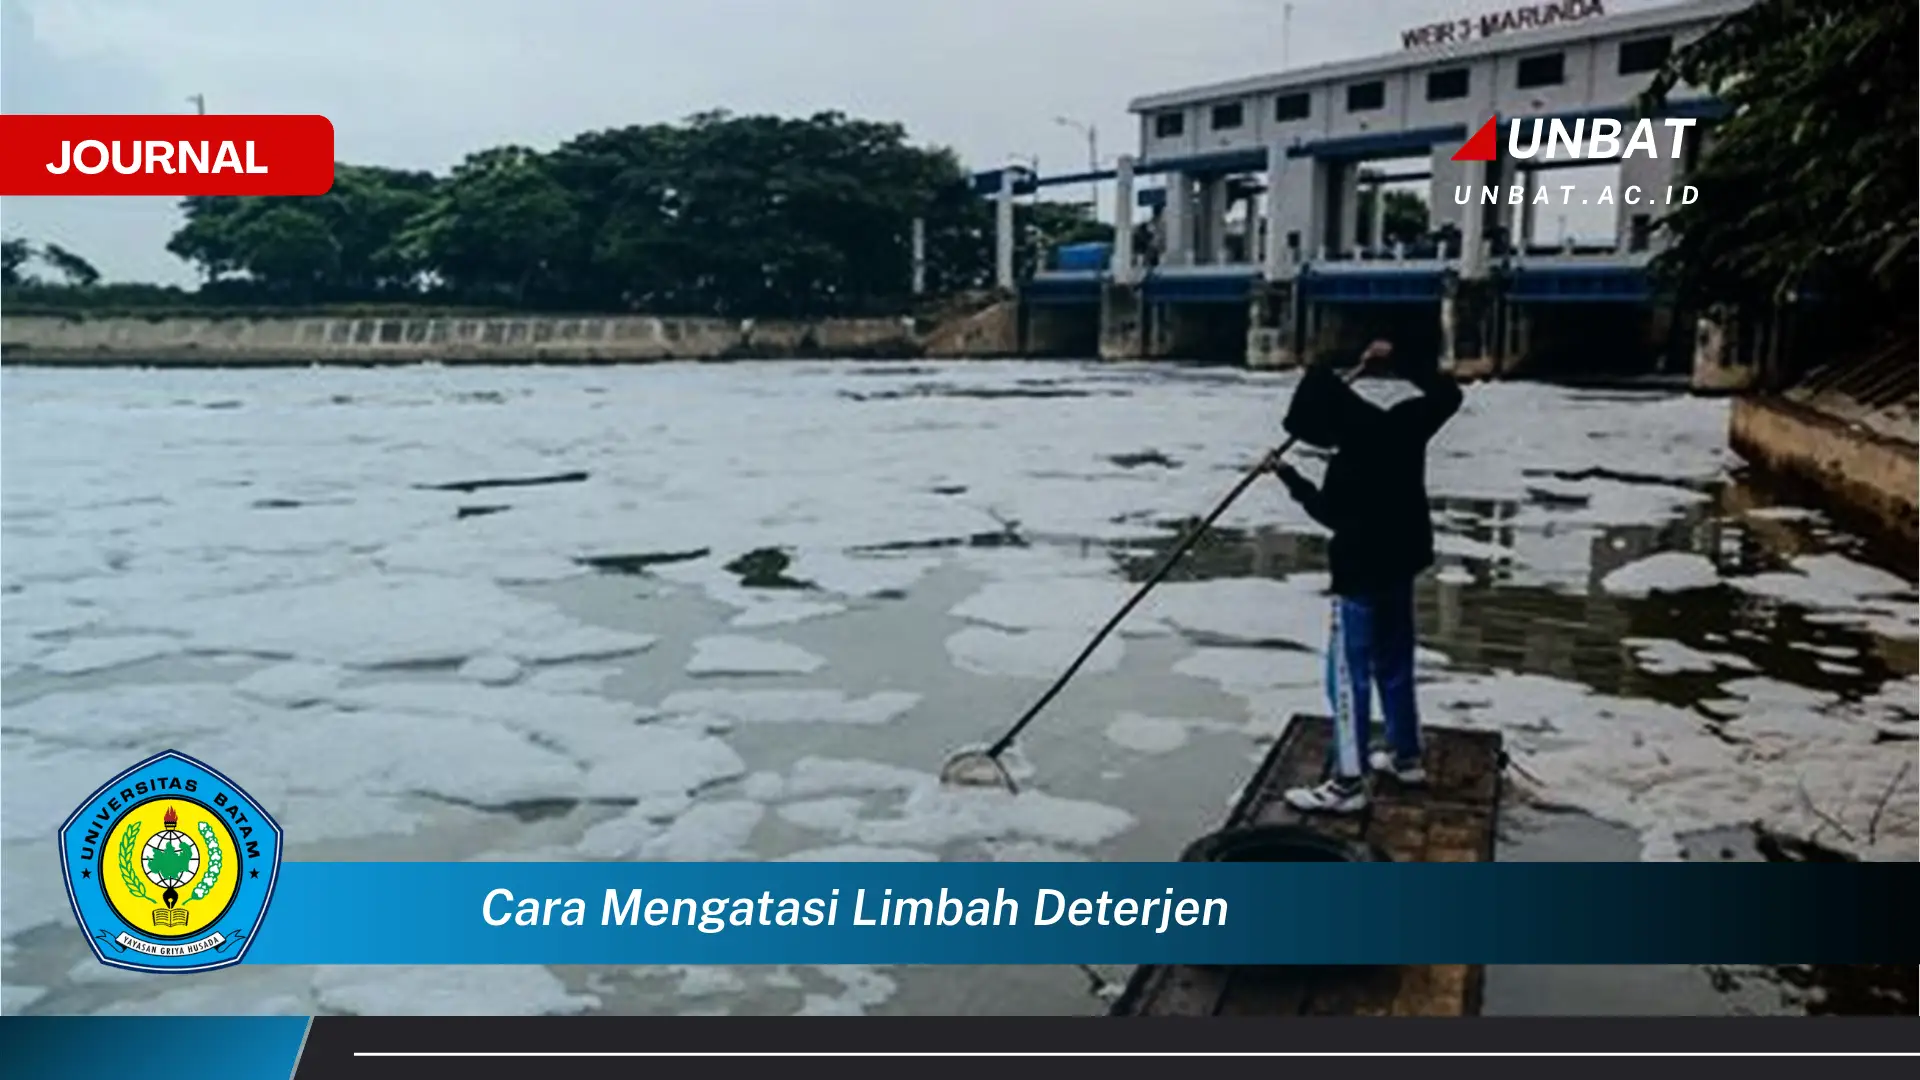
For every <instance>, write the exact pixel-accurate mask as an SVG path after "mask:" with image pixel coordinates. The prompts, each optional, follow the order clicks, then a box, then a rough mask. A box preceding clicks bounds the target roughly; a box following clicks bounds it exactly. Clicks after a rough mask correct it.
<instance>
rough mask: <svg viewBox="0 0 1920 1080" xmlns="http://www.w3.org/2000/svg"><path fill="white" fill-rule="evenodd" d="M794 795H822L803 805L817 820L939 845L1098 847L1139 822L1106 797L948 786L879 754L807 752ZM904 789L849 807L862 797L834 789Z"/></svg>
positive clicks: (869, 841)
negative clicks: (856, 812) (888, 799)
mask: <svg viewBox="0 0 1920 1080" xmlns="http://www.w3.org/2000/svg"><path fill="white" fill-rule="evenodd" d="M786 789H787V791H786V793H787V795H788V797H789V798H793V799H796V800H800V799H820V800H823V801H822V803H821V804H820V805H818V806H816V807H814V808H812V809H809V810H805V811H802V813H803V815H805V816H807V817H808V818H809V819H810V820H809V822H808V824H809V826H810V827H814V828H819V829H822V830H823V831H824V830H829V829H830V830H833V831H837V832H838V834H839V835H840V836H841V837H842V838H843V839H846V840H851V841H855V842H857V843H859V844H862V845H867V846H877V847H911V848H921V849H927V850H937V849H939V848H942V847H944V846H946V845H949V844H956V843H961V842H967V841H992V840H1015V839H1024V840H1033V841H1038V842H1042V843H1048V844H1052V845H1055V846H1058V847H1062V848H1092V847H1096V846H1098V845H1100V844H1103V843H1106V842H1107V841H1109V840H1112V839H1114V838H1115V837H1118V836H1120V835H1121V834H1123V833H1125V832H1126V831H1127V830H1129V829H1131V828H1133V826H1134V824H1135V819H1134V817H1133V815H1132V814H1130V813H1128V812H1127V811H1125V810H1122V809H1120V808H1118V807H1114V806H1108V805H1105V804H1102V803H1096V802H1086V801H1081V800H1075V799H1064V798H1059V797H1056V796H1052V795H1047V794H1045V793H1042V792H1038V791H1034V790H1032V789H1025V790H1022V791H1020V792H1019V793H1018V794H1008V793H1006V792H1004V791H999V790H976V789H957V790H955V789H948V788H945V787H943V786H942V785H941V784H940V780H939V777H938V776H936V775H934V774H932V773H925V772H919V771H916V770H913V769H905V768H901V767H899V766H896V765H888V764H885V763H882V762H877V761H857V760H839V759H827V758H818V757H808V758H802V759H801V760H800V761H798V762H795V763H794V766H793V768H792V769H791V770H790V771H789V772H788V775H787V783H786ZM881 793H897V794H898V795H900V796H901V798H900V799H899V800H898V803H897V805H892V806H887V807H883V808H879V809H878V810H877V811H870V810H867V809H863V810H862V814H861V816H860V817H858V818H857V819H853V820H849V818H848V816H847V815H848V813H849V812H850V810H851V809H852V808H853V806H854V805H855V804H858V803H861V802H863V800H857V799H848V800H845V801H829V800H824V797H825V796H832V795H842V796H846V795H873V794H881Z"/></svg>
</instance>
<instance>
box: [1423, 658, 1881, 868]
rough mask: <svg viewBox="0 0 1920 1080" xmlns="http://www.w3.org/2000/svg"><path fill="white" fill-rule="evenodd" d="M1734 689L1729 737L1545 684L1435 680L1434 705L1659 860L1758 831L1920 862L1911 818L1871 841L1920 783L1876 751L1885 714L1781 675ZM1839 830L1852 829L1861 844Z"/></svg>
mask: <svg viewBox="0 0 1920 1080" xmlns="http://www.w3.org/2000/svg"><path fill="white" fill-rule="evenodd" d="M1728 685H1729V688H1730V691H1731V692H1733V693H1735V694H1736V695H1739V696H1735V697H1731V698H1729V699H1727V701H1726V702H1724V705H1725V706H1726V708H1727V713H1726V715H1728V716H1729V719H1728V720H1726V721H1725V724H1724V728H1723V730H1722V731H1721V732H1719V733H1716V732H1715V731H1713V730H1712V729H1711V728H1710V727H1709V726H1708V724H1707V723H1706V722H1705V721H1703V720H1702V719H1701V718H1700V717H1699V716H1698V715H1697V714H1695V713H1693V712H1690V711H1688V710H1684V709H1679V708H1675V707H1672V706H1668V705H1663V704H1660V703H1657V702H1652V701H1645V700H1640V699H1631V698H1619V697H1614V696H1610V695H1603V694H1598V693H1594V692H1592V691H1590V690H1588V689H1586V688H1585V687H1581V686H1579V685H1577V684H1573V683H1567V682H1562V681H1560V680H1556V679H1550V678H1546V677H1542V676H1531V675H1512V674H1508V673H1500V674H1499V675H1498V676H1495V677H1480V676H1474V677H1460V678H1456V679H1454V680H1452V681H1451V682H1448V683H1440V684H1428V685H1425V686H1423V687H1422V688H1421V691H1422V693H1421V707H1422V709H1423V711H1424V712H1425V714H1426V715H1427V716H1428V717H1430V718H1432V719H1433V720H1434V721H1435V722H1446V723H1456V724H1460V723H1464V724H1466V725H1468V726H1477V727H1493V728H1497V729H1500V730H1502V731H1504V732H1505V734H1506V738H1507V745H1508V750H1509V752H1510V753H1511V754H1512V755H1513V757H1514V759H1515V762H1516V764H1517V766H1518V767H1519V769H1520V771H1521V774H1522V775H1523V776H1525V777H1528V778H1529V782H1530V783H1532V784H1534V785H1535V786H1537V787H1539V788H1540V789H1541V790H1540V792H1539V794H1540V795H1542V796H1543V797H1544V798H1545V799H1546V800H1548V801H1550V802H1552V803H1555V804H1558V805H1562V806H1568V807H1572V808H1574V809H1578V810H1581V811H1584V812H1586V813H1590V814H1593V815H1594V816H1596V817H1599V818H1602V819H1604V820H1608V821H1613V822H1617V823H1619V824H1622V825H1625V826H1628V827H1630V828H1633V829H1635V830H1637V831H1638V832H1639V833H1640V837H1641V843H1642V857H1643V858H1646V859H1650V860H1672V859H1677V858H1679V857H1680V851H1681V846H1682V845H1681V841H1680V836H1681V834H1682V833H1690V832H1695V831H1701V830H1709V829H1715V828H1738V827H1744V826H1746V825H1748V824H1750V823H1753V822H1759V823H1760V824H1762V825H1763V826H1765V827H1768V828H1771V829H1775V830H1778V831H1780V832H1783V833H1786V834H1789V835H1794V836H1801V837H1807V836H1814V835H1818V836H1819V838H1820V839H1821V841H1822V842H1823V843H1829V844H1832V845H1834V846H1837V847H1841V848H1843V849H1846V850H1851V851H1854V852H1856V853H1858V854H1861V855H1863V856H1865V857H1874V858H1911V857H1912V851H1913V848H1914V844H1915V840H1916V836H1915V831H1914V830H1915V825H1914V823H1913V822H1912V821H1911V820H1910V819H1907V818H1903V817H1899V816H1898V815H1895V814H1886V815H1883V820H1882V821H1881V823H1880V825H1879V827H1878V829H1877V831H1876V835H1874V836H1873V837H1872V839H1871V840H1869V838H1868V830H1867V828H1866V822H1867V821H1868V820H1869V819H1870V818H1871V816H1872V814H1873V812H1874V810H1875V807H1876V806H1877V805H1879V804H1880V800H1881V797H1882V795H1883V794H1884V793H1885V792H1886V791H1888V790H1890V786H1891V787H1892V788H1895V789H1898V788H1904V790H1905V791H1906V792H1911V791H1912V787H1911V785H1912V783H1913V777H1912V776H1911V773H1912V770H1908V773H1909V775H1908V776H1907V777H1905V778H1900V777H1899V774H1898V770H1899V769H1900V767H1901V765H1902V763H1903V762H1904V761H1905V760H1907V759H1910V758H1911V756H1912V755H1911V751H1910V750H1908V751H1905V752H1903V751H1902V749H1900V748H1898V747H1897V746H1886V745H1876V744H1875V743H1874V738H1875V733H1876V730H1877V728H1876V723H1875V719H1876V717H1877V716H1880V715H1884V714H1883V713H1881V712H1879V711H1878V710H1876V709H1874V708H1872V707H1861V708H1856V709H1854V710H1852V711H1848V710H1844V709H1839V708H1837V707H1835V702H1836V700H1837V699H1835V698H1833V697H1832V696H1830V695H1822V694H1818V693H1817V692H1813V691H1809V690H1806V689H1805V688H1797V687H1792V686H1791V684H1786V683H1781V682H1779V681H1778V680H1772V679H1767V678H1759V679H1743V680H1735V681H1734V682H1732V683H1730V684H1728ZM1442 717H1445V720H1444V721H1443V720H1441V718H1442ZM1897 779H1898V780H1900V784H1896V783H1895V781H1896V780H1897ZM1893 798H1894V799H1896V800H1897V799H1900V798H1905V800H1906V802H1905V803H1903V804H1901V805H1911V804H1912V803H1913V801H1914V796H1913V795H1912V794H1904V795H1903V794H1902V791H1901V790H1895V791H1894V795H1893ZM1831 821H1841V822H1848V823H1851V824H1850V825H1848V826H1847V828H1848V829H1849V831H1850V832H1851V836H1848V835H1843V834H1841V833H1839V832H1838V831H1836V830H1834V829H1833V828H1832V826H1831V824H1830V822H1831Z"/></svg>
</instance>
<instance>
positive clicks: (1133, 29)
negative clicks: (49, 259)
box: [0, 0, 1660, 284]
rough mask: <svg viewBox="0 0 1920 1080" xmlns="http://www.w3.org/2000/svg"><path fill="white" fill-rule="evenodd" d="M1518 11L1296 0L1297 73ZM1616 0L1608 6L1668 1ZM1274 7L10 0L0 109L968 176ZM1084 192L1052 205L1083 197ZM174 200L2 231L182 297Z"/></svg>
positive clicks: (830, 1)
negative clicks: (927, 149) (965, 171)
mask: <svg viewBox="0 0 1920 1080" xmlns="http://www.w3.org/2000/svg"><path fill="white" fill-rule="evenodd" d="M1519 2H1520V0H1294V3H1293V5H1292V7H1293V18H1292V42H1291V46H1290V49H1289V52H1290V59H1291V63H1292V64H1293V65H1303V64H1308V63H1318V62H1322V61H1328V60H1335V59H1344V58H1353V57H1360V56H1367V55H1373V54H1379V53H1387V52H1393V51H1397V50H1398V49H1399V47H1400V43H1399V39H1398V37H1397V32H1398V31H1399V30H1401V29H1403V28H1406V27H1409V26H1414V25H1419V24H1422V23H1426V22H1431V21H1435V20H1437V19H1441V18H1446V17H1449V16H1452V17H1458V16H1461V15H1466V14H1474V13H1479V12H1483V11H1493V10H1502V9H1505V8H1508V7H1512V6H1517V5H1518V3H1519ZM1659 4H1660V0H1611V2H1609V3H1608V4H1607V10H1608V12H1609V13H1610V14H1611V13H1613V12H1615V11H1628V10H1636V9H1643V8H1647V7H1653V6H1659ZM1285 7H1286V4H1285V3H1284V0H959V2H956V0H331V2H329V3H325V4H312V3H293V2H290V0H0V14H3V15H4V22H3V23H0V110H4V111H6V112H13V113H79V112H102V113H153V112H185V111H188V110H190V109H191V108H192V107H193V106H192V105H190V104H188V102H187V100H186V99H187V98H188V97H189V96H190V95H193V94H205V95H206V99H207V109H208V111H209V112H252V113H270V112H302V113H322V114H324V115H326V116H328V117H329V118H331V119H332V120H333V123H334V130H335V137H336V140H337V146H336V156H337V157H338V158H339V159H341V160H343V161H353V162H364V163H369V164H384V165H396V166H411V167H418V168H431V169H434V170H436V171H438V170H444V169H446V168H447V167H448V166H450V165H452V164H453V163H454V162H456V161H458V160H459V159H460V158H461V157H463V156H464V155H465V154H467V153H469V152H470V151H473V150H478V149H481V148H484V147H487V146H494V145H499V144H502V143H508V142H518V143H525V144H529V145H533V146H537V147H541V148H548V147H551V146H553V145H554V144H556V143H558V142H560V141H561V140H563V139H566V138H569V137H571V136H573V135H575V134H577V133H579V132H581V131H585V130H590V129H595V128H604V127H612V126H619V125H625V124H630V123H642V122H651V121H661V120H675V119H679V118H681V117H684V116H686V115H688V114H690V113H694V112H698V111H701V110H705V109H712V108H725V109H728V110H731V111H733V112H736V113H757V112H776V113H789V114H792V113H807V112H813V111H816V110H820V109H830V108H834V109H840V110H843V111H845V112H848V113H850V114H853V115H856V116H861V117H866V118H871V119H878V120H896V121H899V122H901V123H903V124H905V125H906V127H907V129H908V130H909V131H910V132H911V134H912V136H913V138H914V139H915V141H917V142H922V143H934V144H941V145H947V146H952V147H954V148H955V149H956V150H958V151H959V152H960V154H961V156H962V157H963V158H964V159H965V160H966V161H967V162H968V163H969V164H970V165H972V166H976V167H989V166H992V165H995V164H999V163H1001V162H1003V161H1005V160H1006V159H1007V158H1008V157H1009V156H1021V157H1025V156H1032V155H1037V156H1038V157H1039V158H1040V161H1041V166H1042V168H1043V170H1045V171H1048V172H1052V171H1056V170H1060V169H1067V168H1078V167H1079V166H1081V165H1083V164H1084V162H1085V160H1086V154H1087V149H1086V141H1085V136H1084V135H1083V134H1082V133H1080V132H1077V131H1074V130H1072V129H1069V128H1066V127H1063V126H1061V125H1059V124H1057V123H1055V120H1054V118H1055V117H1057V116H1067V117H1072V118H1074V119H1077V120H1081V121H1083V122H1091V123H1093V124H1095V125H1096V126H1097V127H1098V129H1099V131H1100V152H1101V156H1102V157H1103V158H1105V159H1108V160H1111V158H1112V156H1113V155H1114V154H1115V153H1118V152H1120V151H1121V150H1123V149H1126V148H1129V147H1130V145H1131V144H1132V143H1133V142H1134V141H1135V139H1136V130H1135V126H1134V124H1133V123H1132V122H1131V119H1130V117H1129V116H1128V114H1127V112H1126V104H1127V102H1128V100H1130V99H1131V98H1133V97H1135V96H1137V95H1139V94H1143V93H1148V92H1152V91H1155V90H1165V89H1174V88H1178V87H1181V86H1186V85H1190V84H1194V83H1202V82H1211V81H1215V80H1220V79H1228V78H1234V77H1237V76H1242V75H1250V74H1256V73H1259V72H1264V71H1271V70H1275V69H1277V68H1279V67H1280V66H1281V37H1282V33H1281V27H1282V23H1283V16H1282V11H1283V9H1284V8H1285ZM1078 194H1079V192H1078V191H1072V192H1063V193H1062V197H1078ZM178 223H179V215H178V212H177V211H176V209H175V208H174V205H173V201H172V200H167V199H56V198H14V199H7V200H5V202H4V204H3V205H0V226H3V227H4V229H5V231H6V233H7V235H9V236H16V235H18V236H26V237H29V238H31V239H34V240H36V241H52V242H55V243H59V244H62V245H64V246H67V247H69V248H72V249H73V250H75V251H78V252H80V253H81V254H83V255H85V256H86V257H88V258H89V259H91V260H93V261H94V263H95V264H96V265H97V266H99V268H100V269H101V271H102V273H103V274H105V275H106V277H107V278H108V279H110V280H151V281H163V282H179V283H183V284H184V283H189V282H191V281H192V280H193V276H192V273H191V271H190V269H189V268H188V267H187V266H186V264H184V263H182V262H180V261H179V260H177V259H175V258H174V257H173V256H172V255H169V254H168V253H167V252H166V250H165V243H166V240H167V237H168V236H169V235H170V234H171V233H172V231H173V230H174V229H175V228H176V227H177V226H178Z"/></svg>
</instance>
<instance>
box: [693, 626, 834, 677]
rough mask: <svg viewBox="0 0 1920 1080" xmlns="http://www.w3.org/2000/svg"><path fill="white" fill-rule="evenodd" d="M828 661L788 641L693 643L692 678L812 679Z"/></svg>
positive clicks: (734, 639)
mask: <svg viewBox="0 0 1920 1080" xmlns="http://www.w3.org/2000/svg"><path fill="white" fill-rule="evenodd" d="M826 664H827V661H826V659H825V658H824V657H821V656H818V655H815V654H814V653H810V652H808V651H807V650H805V649H803V648H801V647H799V646H798V645H790V644H788V643H786V642H784V641H767V640H764V639H761V638H750V637H736V636H732V635H725V636H718V637H707V638H701V639H700V640H699V641H696V642H694V643H693V659H691V660H689V661H687V667H686V671H687V674H689V675H810V674H812V673H813V672H816V671H819V670H820V669H821V668H823V667H825V666H826Z"/></svg>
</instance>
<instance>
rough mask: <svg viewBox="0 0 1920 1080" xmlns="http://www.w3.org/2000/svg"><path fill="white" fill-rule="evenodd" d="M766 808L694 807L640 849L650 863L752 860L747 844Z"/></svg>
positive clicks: (742, 803) (742, 804)
mask: <svg viewBox="0 0 1920 1080" xmlns="http://www.w3.org/2000/svg"><path fill="white" fill-rule="evenodd" d="M766 812H767V808H766V807H765V806H762V805H761V804H759V803H757V802H752V801H750V800H746V799H731V800H725V801H720V802H708V803H696V804H694V806H693V807H692V809H690V810H688V811H687V812H686V813H684V814H681V815H680V816H679V817H678V818H676V819H675V820H674V822H673V824H671V825H669V826H667V828H666V830H665V831H663V832H662V833H661V834H660V835H658V836H656V837H654V838H652V839H651V840H648V841H647V842H645V843H644V844H642V845H641V847H640V852H639V856H640V858H642V859H645V860H649V861H654V862H728V861H734V860H741V859H752V858H754V857H755V856H754V855H753V854H752V853H751V852H750V851H748V850H747V841H748V839H749V838H750V837H751V836H752V835H753V831H754V829H756V828H758V827H759V825H760V819H761V818H763V817H765V816H766Z"/></svg>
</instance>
